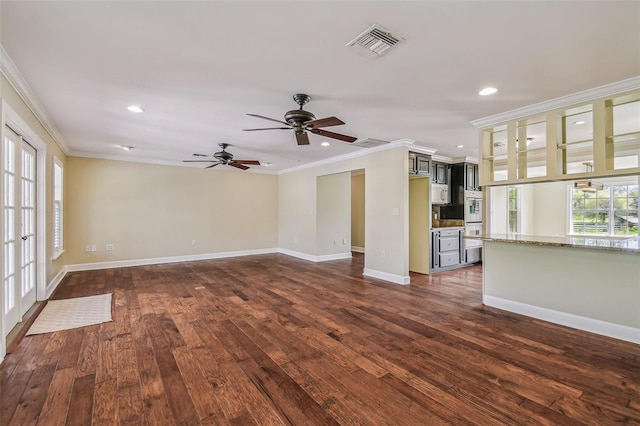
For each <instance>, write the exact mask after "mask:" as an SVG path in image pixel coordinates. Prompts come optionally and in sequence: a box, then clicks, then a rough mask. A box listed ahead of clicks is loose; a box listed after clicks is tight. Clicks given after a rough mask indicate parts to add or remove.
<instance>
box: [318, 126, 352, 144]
mask: <svg viewBox="0 0 640 426" xmlns="http://www.w3.org/2000/svg"><path fill="white" fill-rule="evenodd" d="M309 131H310V132H311V133H315V134H316V135H320V136H325V137H327V138H332V139H338V140H341V141H345V142H355V141H357V140H358V138H354V137H353V136H347V135H341V134H340V133H334V132H330V131H328V130H322V129H311V130H309Z"/></svg>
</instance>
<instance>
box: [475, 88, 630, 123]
mask: <svg viewBox="0 0 640 426" xmlns="http://www.w3.org/2000/svg"><path fill="white" fill-rule="evenodd" d="M638 89H640V76H638V77H632V78H628V79H626V80H622V81H617V82H615V83H611V84H606V85H604V86H600V87H594V88H593V89H589V90H585V91H582V92H578V93H574V94H571V95H567V96H562V97H560V98H555V99H551V100H548V101H544V102H540V103H537V104H533V105H529V106H526V107H522V108H517V109H514V110H511V111H507V112H503V113H500V114H495V115H491V116H489V117H484V118H479V119H477V120H473V121H471V124H472V125H473V126H475V127H477V128H485V127H490V126H495V125H497V124H502V123H505V122H507V121H511V120H518V119H521V118H525V117H530V116H532V115H537V114H542V113H545V112H548V111H553V110H556V109H560V108H567V107H570V106H573V105H576V104H581V103H583V102H589V101H593V100H595V99H599V98H606V97H609V96H613V95H618V94H621V93H624V92H628V91H631V90H638Z"/></svg>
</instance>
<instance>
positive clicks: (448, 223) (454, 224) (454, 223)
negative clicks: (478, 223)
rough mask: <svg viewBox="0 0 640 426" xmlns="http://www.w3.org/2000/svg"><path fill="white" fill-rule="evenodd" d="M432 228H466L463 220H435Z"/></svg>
mask: <svg viewBox="0 0 640 426" xmlns="http://www.w3.org/2000/svg"><path fill="white" fill-rule="evenodd" d="M431 227H432V228H464V220H462V219H433V220H432V221H431Z"/></svg>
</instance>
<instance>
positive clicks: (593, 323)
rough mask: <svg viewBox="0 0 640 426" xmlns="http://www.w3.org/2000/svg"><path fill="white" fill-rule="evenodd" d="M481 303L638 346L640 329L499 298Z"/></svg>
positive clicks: (488, 299) (486, 298) (484, 300)
mask: <svg viewBox="0 0 640 426" xmlns="http://www.w3.org/2000/svg"><path fill="white" fill-rule="evenodd" d="M482 303H484V304H485V305H487V306H491V307H494V308H498V309H503V310H505V311H509V312H514V313H516V314H521V315H526V316H528V317H533V318H537V319H541V320H544V321H549V322H552V323H554V324H560V325H564V326H567V327H571V328H576V329H578V330H584V331H589V332H591V333H596V334H601V335H603V336H608V337H613V338H616V339H620V340H625V341H627V342H631V343H637V344H640V328H634V327H629V326H626V325H620V324H614V323H611V322H606V321H601V320H597V319H593V318H587V317H582V316H579V315H574V314H569V313H566V312H560V311H554V310H551V309H547V308H541V307H539V306H532V305H527V304H526V303H520V302H514V301H512V300H506V299H501V298H499V297H494V296H488V295H486V294H485V295H483V296H482Z"/></svg>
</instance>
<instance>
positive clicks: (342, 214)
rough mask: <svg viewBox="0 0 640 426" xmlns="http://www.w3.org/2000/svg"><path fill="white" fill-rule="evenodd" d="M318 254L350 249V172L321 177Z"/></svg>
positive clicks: (319, 182)
mask: <svg viewBox="0 0 640 426" xmlns="http://www.w3.org/2000/svg"><path fill="white" fill-rule="evenodd" d="M317 185H318V194H317V196H318V199H317V206H318V222H317V225H316V226H317V229H316V234H317V243H318V248H317V251H316V253H317V254H318V255H321V256H322V255H329V254H338V253H350V252H351V173H349V172H344V173H335V174H332V175H326V176H319V177H318V183H317Z"/></svg>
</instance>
